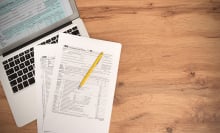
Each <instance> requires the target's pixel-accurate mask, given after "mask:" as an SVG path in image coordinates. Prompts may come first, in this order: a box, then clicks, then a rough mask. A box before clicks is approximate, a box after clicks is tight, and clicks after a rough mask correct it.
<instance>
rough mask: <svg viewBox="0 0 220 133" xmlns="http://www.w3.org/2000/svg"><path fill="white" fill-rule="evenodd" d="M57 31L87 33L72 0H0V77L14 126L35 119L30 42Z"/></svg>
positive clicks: (54, 37) (50, 40)
mask: <svg viewBox="0 0 220 133" xmlns="http://www.w3.org/2000/svg"><path fill="white" fill-rule="evenodd" d="M59 32H64V33H67V34H72V35H79V36H86V37H88V33H87V30H86V28H85V26H84V24H83V22H82V20H81V19H80V17H79V13H78V10H77V7H76V4H75V1H74V0H19V1H16V0H1V1H0V79H1V83H2V86H3V90H4V92H5V95H6V98H7V100H8V103H9V106H10V108H11V111H12V114H13V117H14V119H15V122H16V125H17V126H18V127H21V126H24V125H25V124H27V123H29V122H31V121H33V120H35V119H36V110H37V109H36V101H35V89H37V88H36V86H35V73H34V72H35V71H34V50H33V49H34V46H36V45H45V44H47V45H53V44H55V43H57V42H58V38H59V36H58V33H59ZM48 52H53V51H48Z"/></svg>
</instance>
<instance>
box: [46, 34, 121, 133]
mask: <svg viewBox="0 0 220 133" xmlns="http://www.w3.org/2000/svg"><path fill="white" fill-rule="evenodd" d="M58 42H59V45H61V46H62V48H61V52H60V54H59V55H58V56H57V58H58V60H57V62H55V65H54V75H53V78H54V79H53V80H52V87H51V93H50V94H49V101H48V106H47V108H46V117H45V123H44V130H45V131H55V132H60V133H61V132H64V133H108V132H109V124H110V118H111V111H112V104H113V98H114V92H115V86H116V79H117V71H118V64H119V58H120V52H121V44H119V43H113V42H107V41H101V40H95V39H90V38H84V37H77V36H71V35H66V34H63V33H61V34H59V41H58ZM100 52H103V53H104V55H103V57H102V59H101V60H100V62H99V64H98V65H97V66H96V68H95V69H94V71H93V73H92V74H91V76H90V77H89V79H88V81H87V82H86V84H85V85H84V86H83V87H82V88H80V89H78V86H79V84H80V81H81V80H82V78H83V77H84V75H85V73H86V72H87V71H88V69H89V67H90V66H91V64H92V63H93V61H94V60H95V59H96V57H97V56H98V54H99V53H100Z"/></svg>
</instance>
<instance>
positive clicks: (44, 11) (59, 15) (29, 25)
mask: <svg viewBox="0 0 220 133" xmlns="http://www.w3.org/2000/svg"><path fill="white" fill-rule="evenodd" d="M71 14H73V11H72V9H71V6H70V3H69V0H1V1H0V49H2V48H4V47H6V46H8V45H10V44H11V43H13V42H16V41H18V40H20V39H22V38H24V37H26V36H28V35H30V34H32V33H35V32H37V31H39V30H42V29H44V28H46V27H48V26H50V25H52V24H54V23H56V22H58V21H60V20H62V19H63V18H65V17H67V16H70V15H71Z"/></svg>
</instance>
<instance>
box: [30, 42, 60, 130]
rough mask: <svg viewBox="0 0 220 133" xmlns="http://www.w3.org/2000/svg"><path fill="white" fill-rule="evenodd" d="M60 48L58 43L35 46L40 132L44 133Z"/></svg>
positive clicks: (38, 125)
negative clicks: (47, 107)
mask: <svg viewBox="0 0 220 133" xmlns="http://www.w3.org/2000/svg"><path fill="white" fill-rule="evenodd" d="M60 48H61V46H58V45H57V44H54V45H38V46H36V47H35V48H34V53H35V54H34V56H35V58H34V59H35V79H36V86H37V87H36V88H37V90H36V95H37V96H36V98H37V107H38V110H37V128H38V133H44V129H43V125H44V118H45V111H46V105H47V102H48V96H49V92H50V87H51V81H52V76H53V70H54V65H55V61H56V59H57V58H56V55H57V53H60ZM51 51H53V52H51Z"/></svg>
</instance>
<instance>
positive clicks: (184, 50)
mask: <svg viewBox="0 0 220 133" xmlns="http://www.w3.org/2000/svg"><path fill="white" fill-rule="evenodd" d="M76 3H77V6H78V9H79V12H80V15H81V18H82V19H83V20H84V22H85V25H86V27H87V29H88V32H89V34H90V35H91V37H94V38H98V39H104V40H110V41H116V42H120V43H122V44H123V48H122V54H121V60H120V68H119V74H118V81H117V88H116V93H115V99H114V107H113V112H112V119H111V126H110V133H152V132H156V133H173V132H178V133H186V132H188V133H207V132H209V133H218V132H219V131H220V126H219V125H220V97H219V94H220V82H219V81H220V52H219V51H220V43H219V42H220V1H219V0H193V1H188V0H178V1H174V0H166V1H163V0H154V1H151V0H139V1H136V0H117V1H115V0H90V1H83V0H76ZM0 107H1V109H0V116H1V117H0V132H1V133H4V132H18V133H26V132H28V133H36V132H37V129H36V122H33V123H31V124H29V125H27V126H25V127H22V128H17V127H16V125H15V123H14V121H13V117H12V114H11V112H10V109H9V106H8V103H7V100H6V98H5V95H4V93H3V90H2V89H0Z"/></svg>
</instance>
